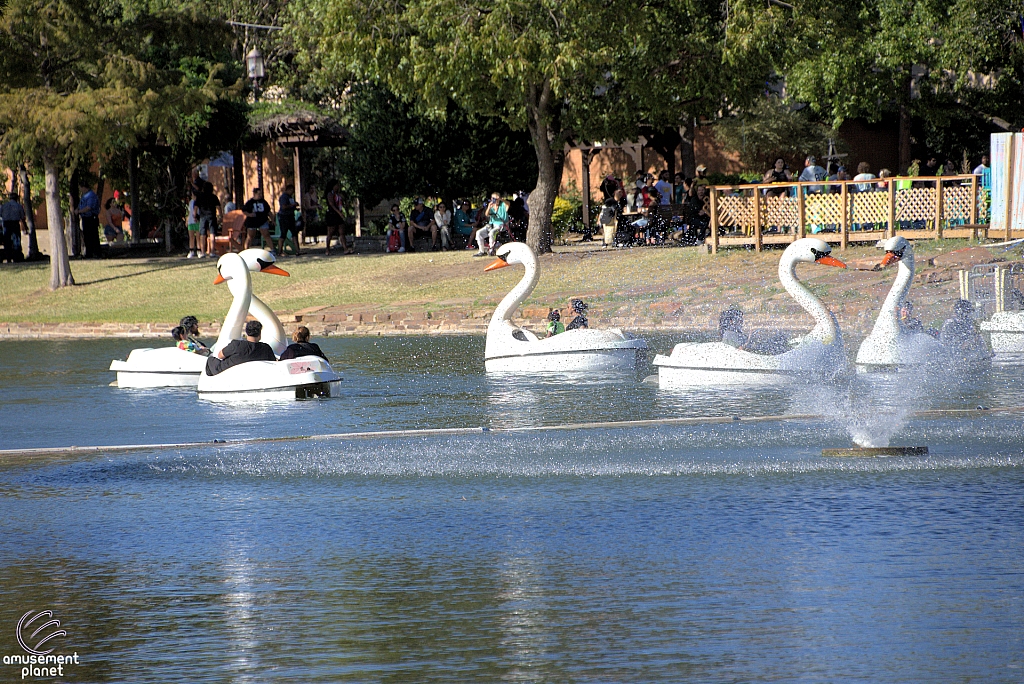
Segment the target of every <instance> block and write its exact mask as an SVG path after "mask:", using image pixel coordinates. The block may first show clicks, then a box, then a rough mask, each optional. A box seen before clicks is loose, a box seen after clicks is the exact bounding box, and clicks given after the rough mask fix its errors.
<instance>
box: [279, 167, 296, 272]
mask: <svg viewBox="0 0 1024 684" xmlns="http://www.w3.org/2000/svg"><path fill="white" fill-rule="evenodd" d="M298 206H299V205H298V202H296V201H295V186H294V185H292V184H291V183H289V184H288V185H286V186H284V192H282V193H281V196H280V197H279V198H278V199H277V224H278V225H279V226H281V235H280V237H278V238H277V251H279V252H281V253H282V254H284V241H285V240H287V239H288V235H289V233H290V234H291V236H292V243H293V244H294V245H295V256H298V255H299V231H298V228H297V227H296V225H295V209H296V208H297V207H298Z"/></svg>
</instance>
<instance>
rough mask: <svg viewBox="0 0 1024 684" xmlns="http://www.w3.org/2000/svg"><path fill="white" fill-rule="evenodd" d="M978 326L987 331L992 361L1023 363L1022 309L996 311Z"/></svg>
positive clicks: (1005, 363) (1023, 317) (1023, 315)
mask: <svg viewBox="0 0 1024 684" xmlns="http://www.w3.org/2000/svg"><path fill="white" fill-rule="evenodd" d="M979 327H980V328H981V329H982V330H983V331H985V332H987V333H989V341H990V342H991V344H992V352H993V354H994V355H993V357H992V363H994V364H996V365H1013V366H1017V365H1024V311H996V312H995V313H993V314H992V317H991V318H989V319H988V320H987V321H982V322H981V325H980V326H979Z"/></svg>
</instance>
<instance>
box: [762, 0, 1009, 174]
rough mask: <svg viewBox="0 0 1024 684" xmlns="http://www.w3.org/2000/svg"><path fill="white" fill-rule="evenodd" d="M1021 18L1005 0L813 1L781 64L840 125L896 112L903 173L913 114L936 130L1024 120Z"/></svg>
mask: <svg viewBox="0 0 1024 684" xmlns="http://www.w3.org/2000/svg"><path fill="white" fill-rule="evenodd" d="M1017 21H1018V19H1017V10H1012V11H1011V10H1010V9H1009V8H1008V7H1007V6H1006V4H1005V2H1002V1H1001V0H954V1H953V2H948V3H947V2H942V1H941V0H856V1H855V2H853V3H843V4H836V3H832V2H827V1H825V0H810V2H806V3H801V5H800V8H799V15H798V16H797V17H796V18H795V19H794V21H793V30H792V32H791V35H790V40H789V43H788V44H789V48H788V49H787V50H786V51H785V52H784V53H783V55H784V56H783V58H782V59H780V60H779V63H778V67H779V70H780V71H781V72H783V73H785V76H786V87H787V90H788V91H789V93H790V94H791V96H792V97H793V98H794V99H796V100H797V101H801V102H807V103H809V104H810V105H811V107H812V108H813V109H814V110H815V111H816V112H818V113H820V114H821V115H823V116H825V117H826V118H828V119H830V120H831V123H832V125H833V126H835V127H838V126H839V125H840V124H841V123H842V122H843V121H844V120H845V119H849V118H853V117H865V118H867V119H869V120H877V119H878V118H880V117H881V116H883V115H885V114H887V113H895V114H896V116H897V117H898V119H899V127H900V143H899V147H900V149H899V158H900V169H901V171H905V170H906V168H907V166H908V165H909V163H910V159H911V132H912V126H913V122H914V121H915V119H916V120H918V121H920V122H922V124H923V126H924V127H925V129H931V130H932V131H938V130H948V129H949V128H950V125H951V123H952V122H953V121H956V120H958V119H959V120H960V121H963V120H964V119H965V118H980V119H981V120H982V121H986V120H992V118H993V117H1003V118H1006V119H1009V120H1011V121H1013V120H1017V121H1019V120H1020V107H1019V103H1020V96H1021V84H1022V83H1024V78H1022V76H1024V71H1022V56H1024V48H1022V46H1021V43H1022V41H1021V40H1020V28H1019V25H1018V23H1017ZM968 128H969V127H968ZM947 144H949V143H947ZM945 152H947V153H950V152H952V150H945Z"/></svg>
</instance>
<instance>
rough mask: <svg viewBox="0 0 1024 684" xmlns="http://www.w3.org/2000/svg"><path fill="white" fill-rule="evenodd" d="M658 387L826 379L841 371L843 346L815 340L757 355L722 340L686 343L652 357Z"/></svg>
mask: <svg viewBox="0 0 1024 684" xmlns="http://www.w3.org/2000/svg"><path fill="white" fill-rule="evenodd" d="M654 365H655V366H656V367H657V368H658V384H659V385H660V386H661V387H712V386H714V387H721V386H730V385H731V386H745V387H775V386H785V385H790V384H793V383H799V382H813V381H818V380H827V379H828V378H829V377H833V376H835V375H836V374H838V373H840V372H842V370H843V368H844V367H845V357H844V355H843V349H842V347H841V346H826V345H823V344H821V343H820V342H816V341H814V340H810V341H807V342H805V343H803V344H801V345H800V346H799V347H797V348H796V349H793V350H791V351H788V352H786V353H784V354H777V355H769V354H756V353H753V352H749V351H746V350H743V349H737V348H735V347H732V346H730V345H728V344H726V343H724V342H690V343H687V342H684V343H682V344H677V345H676V346H675V347H674V348H673V349H672V353H671V354H669V355H668V356H665V355H664V354H658V355H657V356H655V357H654Z"/></svg>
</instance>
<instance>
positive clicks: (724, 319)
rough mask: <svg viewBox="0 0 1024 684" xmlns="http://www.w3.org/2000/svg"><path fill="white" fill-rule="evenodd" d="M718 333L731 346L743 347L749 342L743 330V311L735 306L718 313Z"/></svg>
mask: <svg viewBox="0 0 1024 684" xmlns="http://www.w3.org/2000/svg"><path fill="white" fill-rule="evenodd" d="M718 335H719V337H720V338H721V339H722V342H725V343H726V344H727V345H729V346H730V347H736V348H737V349H742V348H743V345H745V344H746V343H747V334H746V333H745V332H743V312H742V311H740V310H739V309H737V308H736V307H734V306H731V307H729V308H728V309H726V310H725V311H723V312H722V313H720V314H719V315H718Z"/></svg>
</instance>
